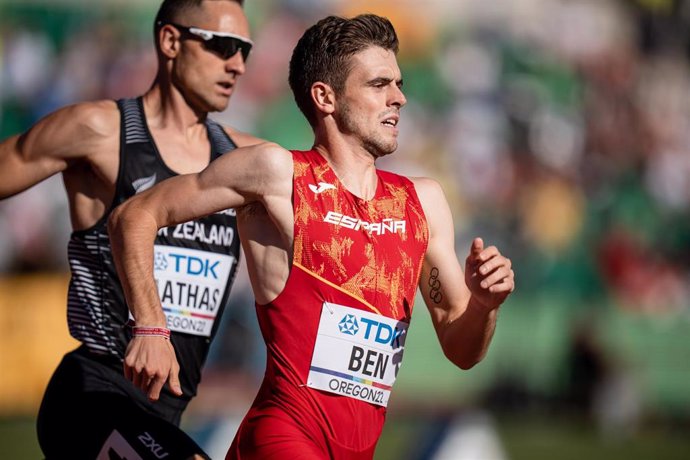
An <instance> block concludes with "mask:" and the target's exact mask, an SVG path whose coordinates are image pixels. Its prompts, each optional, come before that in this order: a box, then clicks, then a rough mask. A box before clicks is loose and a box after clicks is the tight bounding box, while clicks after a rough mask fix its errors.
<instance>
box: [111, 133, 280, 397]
mask: <svg viewBox="0 0 690 460" xmlns="http://www.w3.org/2000/svg"><path fill="white" fill-rule="evenodd" d="M288 162H289V163H288ZM291 171H292V156H291V154H290V153H289V152H287V151H286V150H284V149H282V148H281V147H279V146H277V145H275V144H268V143H264V144H261V145H255V146H251V147H245V148H241V149H236V150H233V151H231V152H229V153H227V154H225V155H223V156H222V157H220V158H219V159H217V160H215V161H213V162H212V163H211V164H210V165H209V166H208V167H207V168H206V169H204V170H203V171H202V172H200V173H198V174H187V175H182V176H176V177H173V178H170V179H167V180H165V181H163V182H161V183H160V184H157V185H156V186H154V187H152V188H151V189H149V190H147V191H145V192H142V193H140V194H138V195H135V196H134V197H132V198H130V199H129V200H127V201H126V202H125V203H123V204H121V205H120V206H118V207H117V208H116V209H115V210H114V211H113V213H112V214H111V216H110V219H109V221H108V230H109V234H110V242H111V246H112V254H113V259H114V261H115V265H116V267H117V270H118V275H119V278H120V281H121V283H122V287H123V290H124V293H125V298H126V300H127V304H128V306H129V308H130V311H131V312H132V315H133V316H134V318H135V321H136V324H137V325H140V326H158V327H165V326H166V319H165V315H164V314H163V310H162V307H161V304H160V299H159V297H158V291H157V289H156V284H155V280H154V278H153V243H154V239H155V237H156V233H157V231H158V229H159V228H161V227H166V226H170V225H174V224H177V223H181V222H187V221H190V220H193V219H195V218H198V217H202V216H205V215H208V214H211V213H214V212H218V211H221V210H225V209H228V208H233V207H239V206H242V205H245V204H248V203H251V202H256V201H259V202H261V203H263V204H264V206H266V207H267V208H270V207H271V206H272V204H271V202H272V200H273V197H274V196H275V195H276V194H277V193H283V194H284V193H285V191H284V190H282V189H281V187H284V186H285V182H286V181H285V179H286V178H287V175H286V173H287V174H290V177H289V178H291ZM288 182H289V185H291V181H288ZM124 366H125V375H126V376H127V378H129V379H130V380H132V381H133V382H134V383H135V385H137V386H139V387H140V388H141V389H142V390H144V392H146V393H147V394H148V395H149V398H150V399H152V400H156V399H158V396H159V393H160V389H161V388H162V386H163V384H164V383H165V382H166V381H169V382H170V386H171V388H172V389H173V391H175V392H176V393H177V394H181V391H180V387H179V381H178V380H177V372H178V369H179V368H178V365H177V360H176V358H175V353H174V350H173V348H172V345H171V344H170V342H168V341H167V340H164V339H161V338H159V337H135V338H134V339H133V340H132V341H131V342H130V345H129V347H128V350H127V353H126V356H125V363H124Z"/></svg>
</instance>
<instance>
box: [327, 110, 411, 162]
mask: <svg viewBox="0 0 690 460" xmlns="http://www.w3.org/2000/svg"><path fill="white" fill-rule="evenodd" d="M336 119H337V121H338V125H339V126H340V127H341V131H342V132H343V133H345V134H354V135H356V136H357V137H359V138H360V139H361V142H362V147H363V148H364V149H365V150H366V151H367V152H369V153H370V154H371V156H372V157H374V158H375V159H376V158H381V157H383V156H386V155H390V154H391V153H393V152H395V150H396V149H397V148H398V142H397V141H396V140H395V139H393V140H387V139H384V138H383V136H381V135H380V134H378V133H375V132H374V133H372V132H366V131H364V130H363V129H362V128H361V125H360V124H358V123H357V120H356V119H355V117H354V116H353V115H352V110H351V109H350V106H349V105H348V104H343V105H342V106H341V110H340V113H339V114H338V115H337V117H336Z"/></svg>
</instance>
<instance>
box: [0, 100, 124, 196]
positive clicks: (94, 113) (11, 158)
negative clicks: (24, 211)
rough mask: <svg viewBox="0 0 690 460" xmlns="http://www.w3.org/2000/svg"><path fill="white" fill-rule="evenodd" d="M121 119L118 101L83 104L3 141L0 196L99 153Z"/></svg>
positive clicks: (34, 182) (14, 192)
mask: <svg viewBox="0 0 690 460" xmlns="http://www.w3.org/2000/svg"><path fill="white" fill-rule="evenodd" d="M118 122H119V115H118V112H117V108H116V106H115V103H114V102H112V101H99V102H89V103H82V104H77V105H72V106H69V107H65V108H63V109H60V110H58V111H56V112H54V113H52V114H50V115H48V116H46V117H45V118H43V119H41V120H40V121H39V122H37V123H36V124H35V125H34V126H33V127H32V128H30V129H29V130H28V131H26V132H25V133H24V134H21V135H15V136H12V137H10V138H8V139H6V140H4V141H3V142H2V143H0V199H2V198H7V197H10V196H12V195H15V194H17V193H19V192H22V191H24V190H26V189H27V188H29V187H31V186H33V185H35V184H37V183H39V182H41V181H42V180H44V179H47V178H48V177H50V176H52V175H54V174H56V173H58V172H61V171H64V170H65V169H67V168H68V167H69V166H70V164H71V163H72V162H74V161H78V160H80V159H83V158H85V157H87V156H89V155H92V154H95V153H98V152H99V150H102V148H101V145H102V143H103V141H104V139H107V138H108V137H109V136H112V133H113V132H116V130H115V129H114V128H116V127H117V126H118V125H117V123H118Z"/></svg>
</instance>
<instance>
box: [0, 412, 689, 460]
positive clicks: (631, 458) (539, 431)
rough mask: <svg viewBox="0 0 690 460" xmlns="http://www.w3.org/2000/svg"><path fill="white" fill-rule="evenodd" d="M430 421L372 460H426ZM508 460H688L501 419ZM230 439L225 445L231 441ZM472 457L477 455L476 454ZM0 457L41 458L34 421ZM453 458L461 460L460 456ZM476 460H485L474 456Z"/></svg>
mask: <svg viewBox="0 0 690 460" xmlns="http://www.w3.org/2000/svg"><path fill="white" fill-rule="evenodd" d="M433 424H434V421H431V420H427V419H414V418H403V419H391V420H389V423H388V424H387V425H386V428H385V430H384V434H383V437H382V438H381V441H380V443H379V447H378V449H377V455H376V460H393V459H395V460H424V459H428V458H430V457H429V456H428V455H425V453H424V450H425V445H428V444H429V442H433V441H434V439H433V436H431V437H429V436H428V435H429V433H430V431H433V430H431V428H433V427H432V425H433ZM494 426H495V428H496V432H497V434H498V438H497V439H499V443H500V444H501V445H502V450H503V452H504V453H505V457H506V460H508V459H509V460H553V459H558V460H583V459H587V460H599V459H601V460H604V459H606V460H619V459H620V460H687V459H688V458H690V440H688V438H687V437H686V436H684V435H683V433H682V431H684V430H678V431H675V432H674V431H670V430H668V429H653V430H651V429H648V430H646V431H642V432H641V433H638V434H637V435H636V436H635V437H633V438H630V439H625V440H618V441H613V440H604V439H602V438H601V437H600V436H598V435H597V433H595V432H594V431H593V430H592V429H590V428H588V427H586V426H582V425H578V424H577V423H574V422H573V421H569V420H564V419H556V420H551V419H548V420H547V419H545V418H540V419H522V418H502V419H498V420H497V421H496V422H495V425H494ZM229 441H230V440H228V442H229ZM475 455H476V451H475ZM0 458H1V459H12V460H36V459H41V458H42V456H41V452H40V450H39V448H38V445H37V443H36V437H35V432H34V420H33V419H28V418H21V419H0ZM457 458H462V459H463V460H464V459H466V458H469V457H465V456H463V455H461V454H460V453H458V457H457ZM472 458H473V459H474V460H484V459H482V458H481V455H480V456H479V457H477V456H475V457H472Z"/></svg>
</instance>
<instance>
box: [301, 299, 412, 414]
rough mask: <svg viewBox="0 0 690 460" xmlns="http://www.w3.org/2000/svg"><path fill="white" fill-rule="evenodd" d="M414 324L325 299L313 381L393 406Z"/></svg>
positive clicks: (313, 385)
mask: <svg viewBox="0 0 690 460" xmlns="http://www.w3.org/2000/svg"><path fill="white" fill-rule="evenodd" d="M408 327H409V324H408V323H405V322H402V321H396V320H394V319H391V318H388V317H385V316H382V315H377V314H375V313H370V312H368V311H364V310H358V309H356V308H350V307H346V306H343V305H337V304H333V303H329V302H325V303H324V304H323V307H322V311H321V319H320V321H319V330H318V333H317V336H316V343H315V345H314V353H313V355H312V360H311V367H310V368H309V377H308V380H307V386H309V387H311V388H314V389H317V390H322V391H327V392H330V393H336V394H339V395H343V396H347V397H350V398H354V399H359V400H362V401H366V402H370V403H373V404H377V405H379V406H384V407H385V406H387V405H388V397H389V395H390V390H391V387H392V386H393V384H394V383H395V379H396V377H397V375H398V371H399V370H400V365H401V364H402V356H403V351H404V348H405V338H406V337H407V329H408Z"/></svg>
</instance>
